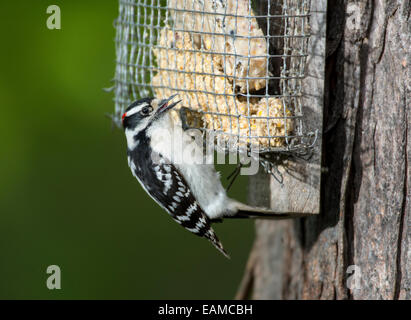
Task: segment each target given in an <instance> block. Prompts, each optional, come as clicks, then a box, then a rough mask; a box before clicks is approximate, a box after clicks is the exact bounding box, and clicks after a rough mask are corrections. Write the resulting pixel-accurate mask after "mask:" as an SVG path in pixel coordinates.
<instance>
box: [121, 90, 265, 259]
mask: <svg viewBox="0 0 411 320" xmlns="http://www.w3.org/2000/svg"><path fill="white" fill-rule="evenodd" d="M174 97H175V95H174V96H172V97H170V98H169V99H164V100H160V99H156V98H144V99H141V100H138V101H135V102H134V103H132V104H131V105H130V106H129V107H128V108H127V109H126V111H125V113H124V114H123V115H122V124H123V128H124V131H125V135H126V139H127V157H128V165H129V167H130V169H131V172H132V174H133V175H134V177H135V178H137V180H138V181H139V182H140V184H141V186H142V187H143V189H144V190H145V191H146V192H147V193H148V194H149V195H150V196H151V197H152V198H153V199H154V201H155V202H157V203H158V204H159V205H160V206H161V207H162V208H163V209H164V210H166V211H167V212H168V214H169V215H170V216H171V217H172V218H173V219H174V220H175V221H176V222H177V223H179V224H180V225H182V226H183V227H184V228H186V229H187V230H188V231H191V232H192V233H194V234H196V235H198V236H202V237H205V238H207V239H208V240H210V241H211V243H212V244H213V245H214V246H215V247H216V248H217V249H218V250H219V251H220V252H222V253H223V254H224V255H225V256H226V257H229V256H228V254H227V253H226V251H225V250H224V248H223V245H222V244H221V242H220V241H219V239H218V237H217V236H216V234H215V232H214V230H213V228H212V227H211V225H210V224H211V223H212V222H214V221H218V220H221V218H223V217H230V216H231V217H232V216H234V215H235V216H236V217H255V216H258V215H259V214H258V212H259V211H258V210H256V211H255V210H254V211H253V208H250V207H248V206H246V205H244V204H242V203H240V202H237V201H236V200H233V199H230V198H229V197H228V196H227V194H226V190H225V189H224V187H223V186H222V184H221V181H220V176H219V174H218V173H217V172H216V170H215V168H214V164H212V163H208V164H207V163H204V153H203V150H202V146H201V145H199V144H196V143H193V138H192V136H191V135H190V134H189V133H188V132H187V131H184V130H183V129H182V127H181V125H180V124H177V123H175V122H174V121H173V120H172V119H171V117H170V114H169V113H168V111H169V110H170V109H172V108H173V107H174V106H175V105H177V104H178V103H179V102H180V101H177V102H174V103H173V102H172V99H173V98H174ZM187 146H189V147H187Z"/></svg>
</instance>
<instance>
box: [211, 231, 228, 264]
mask: <svg viewBox="0 0 411 320" xmlns="http://www.w3.org/2000/svg"><path fill="white" fill-rule="evenodd" d="M205 236H206V238H207V239H208V240H210V242H211V243H212V244H213V245H214V247H216V249H217V250H218V251H220V252H221V253H222V254H223V255H224V256H225V257H226V258H227V259H230V255H229V254H228V253H227V251H225V250H224V247H223V244H222V243H221V241H220V240H219V239H218V237H217V235H216V234H215V232H214V230H213V229H212V228H210V229H209V231H208V232H207V233H206V235H205Z"/></svg>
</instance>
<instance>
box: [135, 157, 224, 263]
mask: <svg viewBox="0 0 411 320" xmlns="http://www.w3.org/2000/svg"><path fill="white" fill-rule="evenodd" d="M153 159H155V160H153ZM150 162H151V163H150ZM131 163H132V162H131ZM130 168H131V170H132V173H133V175H134V176H135V177H136V178H137V179H138V180H139V182H140V184H141V185H142V186H143V188H144V189H145V190H146V192H147V193H148V194H149V195H150V196H151V197H152V198H153V199H154V200H155V201H156V202H157V203H158V204H159V205H160V206H161V207H162V208H164V209H165V210H166V211H167V212H168V213H169V214H170V216H171V217H172V218H173V219H174V220H175V221H176V222H177V223H178V224H180V225H181V226H183V227H184V228H185V229H187V230H188V231H190V232H192V233H194V234H196V235H198V236H201V237H205V238H207V239H208V240H210V242H211V243H212V244H213V245H214V246H215V247H216V248H217V249H218V250H219V251H220V252H221V253H223V254H224V255H225V256H226V257H229V256H228V254H227V252H226V251H225V250H224V248H223V245H222V244H221V242H220V240H219V239H218V237H217V235H216V234H215V232H214V230H213V228H212V227H211V225H210V219H209V218H208V217H207V216H206V214H205V213H204V211H203V209H202V208H201V207H200V205H199V203H198V202H197V200H196V199H195V197H194V195H193V193H192V192H191V190H190V187H189V186H188V184H187V182H186V180H185V179H184V176H183V175H182V174H181V173H180V172H179V170H178V169H177V168H176V166H174V165H173V164H172V163H171V162H170V161H168V160H167V159H166V158H164V157H163V156H162V155H160V154H157V155H156V154H154V155H153V154H152V155H151V157H150V159H146V163H145V165H144V167H139V168H136V167H135V166H132V165H130Z"/></svg>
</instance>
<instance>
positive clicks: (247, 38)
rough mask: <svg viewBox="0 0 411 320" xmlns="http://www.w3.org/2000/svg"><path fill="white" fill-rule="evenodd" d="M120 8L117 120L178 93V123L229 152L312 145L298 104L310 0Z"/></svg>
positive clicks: (143, 0)
mask: <svg viewBox="0 0 411 320" xmlns="http://www.w3.org/2000/svg"><path fill="white" fill-rule="evenodd" d="M119 3H120V6H119V18H118V19H117V20H116V29H117V34H116V50H117V52H116V53H117V61H116V63H117V65H116V74H115V89H114V90H115V118H116V119H119V117H120V116H121V114H122V112H123V111H124V109H125V108H126V107H127V106H128V104H130V103H131V102H132V101H134V100H136V99H139V98H142V97H146V96H156V97H159V98H167V97H169V96H171V95H172V94H176V93H177V94H179V97H180V99H181V100H182V102H181V103H180V106H181V107H182V108H181V110H180V112H175V113H174V114H173V118H174V119H175V121H183V122H184V123H183V124H184V125H185V126H187V127H189V128H197V129H201V130H202V131H203V132H204V133H207V134H213V135H214V136H216V137H217V138H218V139H217V140H218V141H219V142H215V143H219V145H220V146H221V143H220V142H221V141H224V142H226V141H230V144H229V146H230V147H229V150H228V151H233V150H234V149H233V146H234V148H235V151H237V152H238V151H239V150H250V148H256V149H257V150H258V151H259V152H284V151H285V152H295V153H301V152H306V151H307V149H309V148H310V147H312V146H313V145H314V143H315V140H316V139H315V137H316V132H312V131H307V129H306V127H305V125H304V114H303V108H302V102H301V98H302V86H301V81H302V80H303V79H304V77H305V71H306V61H307V43H308V39H309V37H310V26H309V18H310V1H309V0H279V1H275V2H274V1H267V0H260V1H257V0H255V1H252V0H209V1H207V0H168V1H165V0H120V1H119ZM217 140H216V141H217ZM233 141H234V143H232V142H233Z"/></svg>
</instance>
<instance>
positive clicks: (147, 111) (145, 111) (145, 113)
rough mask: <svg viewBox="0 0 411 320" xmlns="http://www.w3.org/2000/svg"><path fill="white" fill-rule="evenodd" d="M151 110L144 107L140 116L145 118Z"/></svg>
mask: <svg viewBox="0 0 411 320" xmlns="http://www.w3.org/2000/svg"><path fill="white" fill-rule="evenodd" d="M152 109H153V108H151V107H144V108H143V109H141V114H142V115H143V116H146V115H148V114H149V113H150V112H151V110H152Z"/></svg>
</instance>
